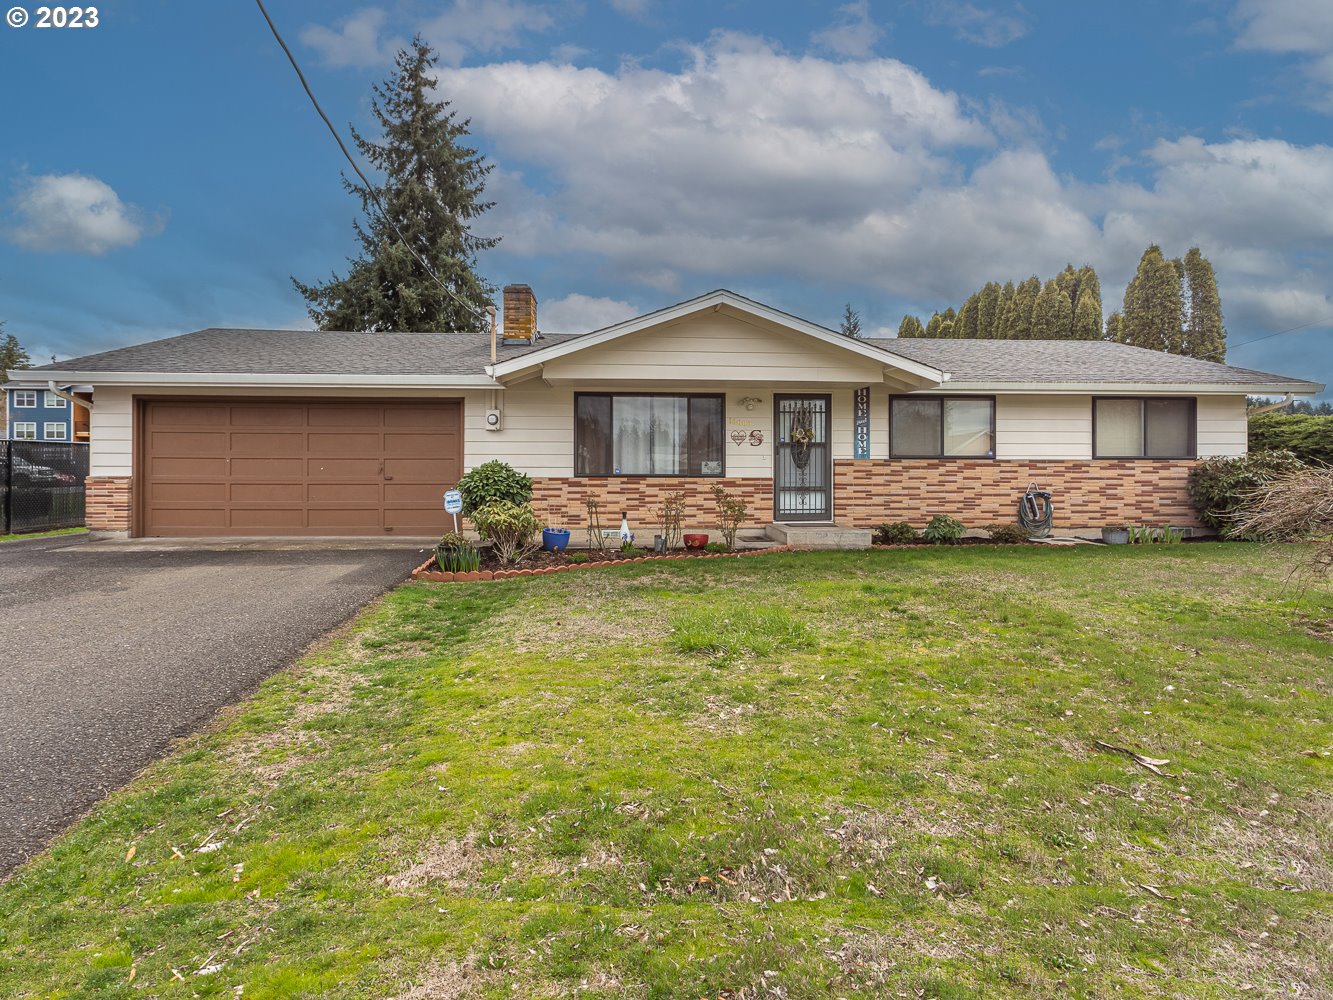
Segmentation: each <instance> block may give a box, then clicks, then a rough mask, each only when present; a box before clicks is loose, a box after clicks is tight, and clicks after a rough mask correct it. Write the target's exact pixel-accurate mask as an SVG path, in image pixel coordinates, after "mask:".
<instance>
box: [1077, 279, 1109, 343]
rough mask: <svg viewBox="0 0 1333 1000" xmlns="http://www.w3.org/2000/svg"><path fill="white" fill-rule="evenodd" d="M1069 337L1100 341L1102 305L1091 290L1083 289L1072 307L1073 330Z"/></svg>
mask: <svg viewBox="0 0 1333 1000" xmlns="http://www.w3.org/2000/svg"><path fill="white" fill-rule="evenodd" d="M1070 336H1071V337H1073V338H1074V339H1075V340H1101V339H1102V303H1101V299H1100V297H1098V296H1097V295H1096V294H1095V293H1094V292H1093V290H1092V289H1091V288H1087V287H1086V286H1085V287H1084V289H1083V291H1082V292H1080V293H1079V296H1078V305H1077V306H1075V307H1074V328H1073V330H1072V331H1071V332H1070Z"/></svg>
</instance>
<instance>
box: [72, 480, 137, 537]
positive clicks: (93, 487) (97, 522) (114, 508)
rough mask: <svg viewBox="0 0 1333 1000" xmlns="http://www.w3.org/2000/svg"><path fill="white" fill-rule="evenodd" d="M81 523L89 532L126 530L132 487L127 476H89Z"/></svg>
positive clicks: (131, 504) (132, 497) (130, 513)
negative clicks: (83, 516)
mask: <svg viewBox="0 0 1333 1000" xmlns="http://www.w3.org/2000/svg"><path fill="white" fill-rule="evenodd" d="M84 482H85V485H86V490H87V492H86V514H85V521H84V523H85V524H87V525H88V529H89V530H90V531H129V530H130V524H131V523H132V521H133V499H134V490H133V487H132V485H131V480H130V477H129V476H89V477H88V478H87V479H86V480H85V481H84Z"/></svg>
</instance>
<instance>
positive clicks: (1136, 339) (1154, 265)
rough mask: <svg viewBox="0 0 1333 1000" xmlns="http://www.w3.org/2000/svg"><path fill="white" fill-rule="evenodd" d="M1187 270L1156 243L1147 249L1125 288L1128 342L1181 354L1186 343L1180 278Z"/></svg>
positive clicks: (1125, 337)
mask: <svg viewBox="0 0 1333 1000" xmlns="http://www.w3.org/2000/svg"><path fill="white" fill-rule="evenodd" d="M1183 270H1184V265H1183V264H1182V265H1181V266H1180V267H1179V268H1177V266H1176V262H1175V261H1172V260H1167V259H1166V258H1165V257H1164V256H1162V248H1161V247H1159V246H1158V245H1157V244H1156V243H1154V244H1152V245H1151V246H1150V247H1148V249H1147V250H1145V251H1143V256H1142V257H1141V258H1140V259H1139V269H1138V272H1137V273H1136V274H1135V275H1134V278H1133V279H1132V280H1131V281H1130V283H1129V286H1128V287H1127V288H1126V289H1125V310H1124V335H1123V337H1124V343H1127V344H1132V345H1134V346H1135V347H1146V348H1148V349H1149V350H1153V351H1167V352H1169V353H1171V354H1180V353H1181V349H1182V348H1183V346H1184V329H1183V328H1182V326H1181V311H1182V306H1181V288H1180V278H1181V274H1182V272H1183Z"/></svg>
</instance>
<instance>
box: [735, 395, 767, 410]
mask: <svg viewBox="0 0 1333 1000" xmlns="http://www.w3.org/2000/svg"><path fill="white" fill-rule="evenodd" d="M762 402H763V400H762V399H760V398H759V397H758V396H746V397H745V398H744V399H742V400H741V401H740V404H741V406H743V407H745V408H746V409H747V410H753V409H754V408H755V407H756V406H758V405H759V404H760V403H762Z"/></svg>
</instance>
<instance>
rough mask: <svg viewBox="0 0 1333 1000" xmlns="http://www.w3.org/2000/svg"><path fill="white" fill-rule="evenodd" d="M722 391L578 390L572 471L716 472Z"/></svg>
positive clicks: (720, 450) (611, 473)
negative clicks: (654, 393)
mask: <svg viewBox="0 0 1333 1000" xmlns="http://www.w3.org/2000/svg"><path fill="white" fill-rule="evenodd" d="M723 402H724V401H723V397H721V396H648V395H640V396H631V395H611V394H609V393H579V394H578V395H577V396H575V398H574V474H575V475H577V476H720V475H722V472H723V451H724V447H723V440H724V439H723V433H724V431H725V428H724V427H723V415H722V411H723Z"/></svg>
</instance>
